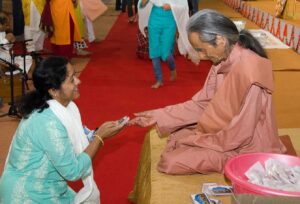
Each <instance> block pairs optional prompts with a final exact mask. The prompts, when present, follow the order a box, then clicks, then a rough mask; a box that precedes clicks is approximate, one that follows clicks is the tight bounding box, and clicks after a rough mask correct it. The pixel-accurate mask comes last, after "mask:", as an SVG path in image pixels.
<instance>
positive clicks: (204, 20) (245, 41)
mask: <svg viewBox="0 0 300 204" xmlns="http://www.w3.org/2000/svg"><path fill="white" fill-rule="evenodd" d="M187 32H188V33H192V32H195V33H198V34H199V38H200V40H201V41H203V42H207V43H209V44H211V45H213V46H216V38H217V35H219V36H223V37H225V38H226V39H227V40H228V47H231V46H232V45H234V44H236V43H237V42H238V43H239V45H241V46H242V47H244V48H247V49H250V50H252V51H253V52H255V53H257V54H258V55H260V56H261V57H264V58H268V57H267V54H266V52H265V50H264V49H263V47H262V46H261V44H260V43H259V42H258V41H257V40H256V39H255V38H254V37H253V36H252V35H251V34H250V33H249V32H248V31H246V30H242V31H241V32H239V31H238V29H237V27H236V25H235V24H234V23H233V22H232V21H231V20H230V19H229V18H227V17H226V16H224V15H223V14H221V13H219V12H217V11H214V10H210V9H203V10H201V11H199V12H197V13H196V14H194V15H193V16H192V17H191V18H190V19H189V22H188V24H187Z"/></svg>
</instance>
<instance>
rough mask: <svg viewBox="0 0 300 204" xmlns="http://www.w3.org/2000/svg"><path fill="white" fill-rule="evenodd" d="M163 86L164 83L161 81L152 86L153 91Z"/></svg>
mask: <svg viewBox="0 0 300 204" xmlns="http://www.w3.org/2000/svg"><path fill="white" fill-rule="evenodd" d="M162 85H163V83H162V82H161V81H157V82H156V83H155V84H153V85H152V86H151V88H152V89H158V88H159V87H161V86H162Z"/></svg>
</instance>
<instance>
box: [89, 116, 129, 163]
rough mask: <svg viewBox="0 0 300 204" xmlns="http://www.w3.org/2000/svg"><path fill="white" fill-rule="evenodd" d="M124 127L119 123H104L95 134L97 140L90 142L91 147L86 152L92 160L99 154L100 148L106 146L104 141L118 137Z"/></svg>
mask: <svg viewBox="0 0 300 204" xmlns="http://www.w3.org/2000/svg"><path fill="white" fill-rule="evenodd" d="M123 127H124V126H123V125H121V124H119V123H118V121H110V122H106V123H103V124H102V125H101V126H100V127H99V128H98V130H97V131H96V133H95V134H94V136H95V139H94V140H93V141H92V142H90V144H89V146H87V148H86V149H85V150H84V152H85V153H87V154H88V155H89V156H90V157H91V158H94V156H95V155H96V153H97V152H98V149H99V147H101V146H103V145H104V141H103V140H104V139H105V138H109V137H112V136H114V135H116V134H117V133H118V132H120V131H121V130H122V129H123Z"/></svg>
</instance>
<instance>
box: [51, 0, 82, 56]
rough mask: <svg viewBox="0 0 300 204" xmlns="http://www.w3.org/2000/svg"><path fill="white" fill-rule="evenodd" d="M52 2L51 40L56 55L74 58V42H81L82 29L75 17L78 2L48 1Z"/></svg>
mask: <svg viewBox="0 0 300 204" xmlns="http://www.w3.org/2000/svg"><path fill="white" fill-rule="evenodd" d="M48 1H50V10H51V12H50V13H51V14H50V15H51V17H52V20H53V34H52V36H51V38H50V42H51V44H52V49H53V51H54V53H56V54H57V55H59V56H64V57H66V58H68V59H71V58H72V54H73V43H74V41H77V42H80V41H81V34H80V29H79V26H78V22H77V19H76V16H75V10H74V7H75V6H76V5H77V3H78V2H77V0H73V1H72V0H48Z"/></svg>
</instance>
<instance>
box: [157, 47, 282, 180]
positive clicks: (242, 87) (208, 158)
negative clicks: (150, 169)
mask: <svg viewBox="0 0 300 204" xmlns="http://www.w3.org/2000/svg"><path fill="white" fill-rule="evenodd" d="M273 89H274V88H273V75H272V65H271V62H270V61H269V60H268V59H266V58H262V57H260V56H258V55H257V54H256V53H254V52H252V51H250V50H248V49H244V48H242V47H240V46H239V45H235V47H234V48H233V50H232V51H231V53H230V56H229V57H228V58H227V60H226V61H223V62H221V63H220V64H219V65H217V66H212V68H211V70H210V72H209V74H208V77H207V79H206V82H205V84H204V87H203V88H202V90H200V91H199V92H198V93H197V94H196V95H195V96H194V97H193V98H192V99H191V100H189V101H187V102H184V103H181V104H177V105H172V106H168V107H165V108H161V109H157V110H154V111H153V112H152V114H153V117H154V119H155V121H156V125H157V130H158V132H159V134H160V135H166V134H168V135H169V134H170V136H169V139H168V142H167V146H166V148H165V150H164V151H163V153H162V155H161V160H160V162H159V164H158V170H159V171H161V172H165V173H169V174H192V173H208V172H223V168H224V165H225V163H226V161H227V160H228V159H229V158H231V157H233V156H236V155H238V154H242V153H250V152H274V153H284V152H285V151H286V148H285V147H284V145H283V144H282V143H281V142H280V140H279V137H278V133H277V127H276V121H275V116H274V111H273V107H272V91H273Z"/></svg>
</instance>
